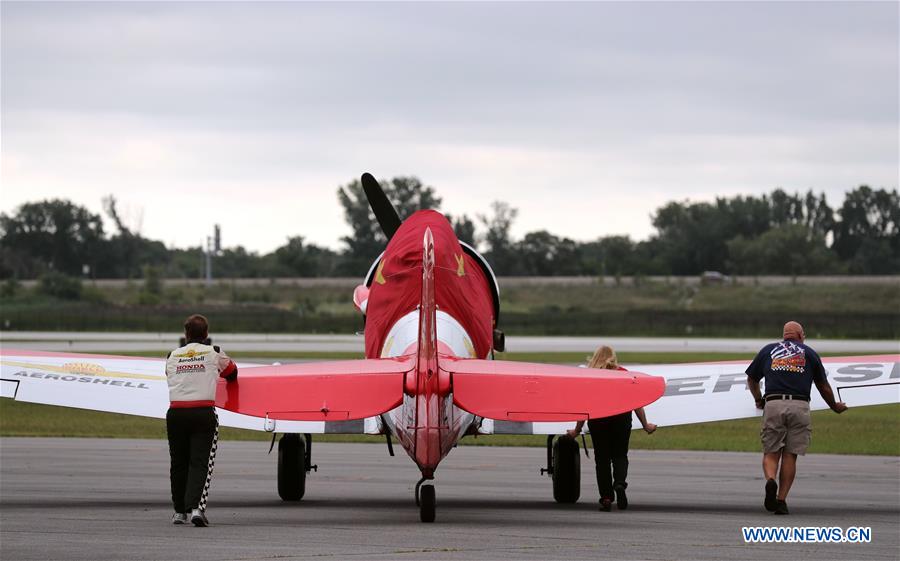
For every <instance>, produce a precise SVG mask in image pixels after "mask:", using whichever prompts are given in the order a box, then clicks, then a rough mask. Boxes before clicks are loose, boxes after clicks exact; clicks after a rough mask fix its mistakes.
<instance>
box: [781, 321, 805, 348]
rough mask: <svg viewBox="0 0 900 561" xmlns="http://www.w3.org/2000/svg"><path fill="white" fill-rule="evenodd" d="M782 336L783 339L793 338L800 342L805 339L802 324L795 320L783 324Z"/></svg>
mask: <svg viewBox="0 0 900 561" xmlns="http://www.w3.org/2000/svg"><path fill="white" fill-rule="evenodd" d="M782 336H783V337H784V338H785V339H793V340H795V341H800V342H801V343H802V342H803V340H804V339H806V334H805V333H804V332H803V326H802V325H800V324H799V323H798V322H796V321H789V322H787V323H786V324H784V332H783V334H782Z"/></svg>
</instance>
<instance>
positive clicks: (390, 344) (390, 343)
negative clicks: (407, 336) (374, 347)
mask: <svg viewBox="0 0 900 561" xmlns="http://www.w3.org/2000/svg"><path fill="white" fill-rule="evenodd" d="M393 346H394V336H393V335H391V336H390V337H388V340H387V342H386V343H385V344H384V347H383V348H382V349H381V357H382V358H385V357H388V356H390V355H388V353H389V352H391V347H393Z"/></svg>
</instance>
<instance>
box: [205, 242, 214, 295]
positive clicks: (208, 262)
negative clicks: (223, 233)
mask: <svg viewBox="0 0 900 561" xmlns="http://www.w3.org/2000/svg"><path fill="white" fill-rule="evenodd" d="M212 252H213V248H212V237H210V236H206V286H212Z"/></svg>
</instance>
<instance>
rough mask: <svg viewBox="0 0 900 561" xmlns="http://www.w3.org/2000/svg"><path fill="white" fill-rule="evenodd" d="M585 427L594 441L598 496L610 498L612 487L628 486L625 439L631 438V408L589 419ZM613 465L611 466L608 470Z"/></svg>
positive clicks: (626, 444)
mask: <svg viewBox="0 0 900 561" xmlns="http://www.w3.org/2000/svg"><path fill="white" fill-rule="evenodd" d="M588 430H590V431H591V440H592V441H593V442H594V462H595V463H596V465H597V487H598V488H599V489H600V498H601V499H602V498H610V499H611V498H613V487H614V486H618V485H621V486H622V487H627V486H628V483H626V482H625V478H626V477H627V476H628V441H629V440H630V439H631V411H629V412H627V413H622V414H621V415H614V416H612V417H603V418H600V419H590V420H589V421H588ZM610 466H612V470H610Z"/></svg>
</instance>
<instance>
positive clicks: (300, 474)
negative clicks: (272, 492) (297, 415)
mask: <svg viewBox="0 0 900 561" xmlns="http://www.w3.org/2000/svg"><path fill="white" fill-rule="evenodd" d="M305 492H306V440H304V439H303V438H301V436H300V435H299V434H285V435H283V436H282V437H281V439H280V440H279V441H278V496H279V497H281V500H283V501H299V500H300V499H302V498H303V494H304V493H305Z"/></svg>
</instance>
